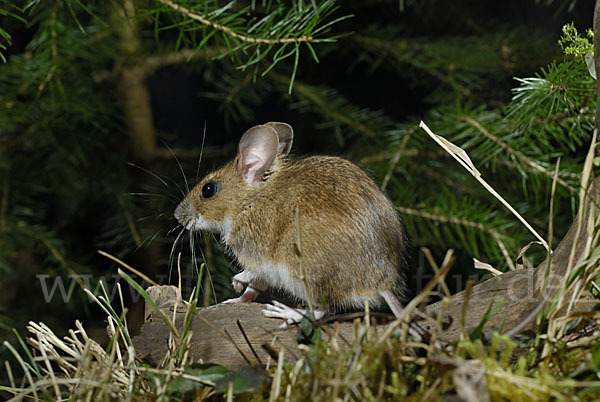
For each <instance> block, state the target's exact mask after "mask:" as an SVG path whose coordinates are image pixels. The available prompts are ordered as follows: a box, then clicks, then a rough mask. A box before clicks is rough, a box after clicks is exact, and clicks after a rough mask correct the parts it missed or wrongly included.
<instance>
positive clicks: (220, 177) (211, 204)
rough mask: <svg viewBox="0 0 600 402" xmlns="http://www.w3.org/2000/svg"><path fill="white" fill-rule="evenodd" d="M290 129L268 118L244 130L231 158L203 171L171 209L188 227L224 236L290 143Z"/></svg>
mask: <svg viewBox="0 0 600 402" xmlns="http://www.w3.org/2000/svg"><path fill="white" fill-rule="evenodd" d="M293 137H294V132H293V130H292V127H291V126H290V125H288V124H286V123H276V122H270V123H265V124H263V125H259V126H255V127H252V128H251V129H249V130H248V131H246V132H245V133H244V135H243V136H242V138H241V139H240V142H239V145H238V154H237V156H236V157H235V159H234V160H232V161H231V162H229V163H227V164H226V165H225V166H223V167H221V168H220V169H218V170H215V171H214V172H211V173H209V174H207V175H206V176H205V177H204V178H203V179H202V180H200V182H199V183H198V184H197V185H196V186H195V187H194V188H193V189H192V190H191V191H190V192H189V194H188V195H186V197H185V198H184V200H183V201H182V202H181V203H180V204H179V205H178V206H177V209H176V210H175V218H177V220H178V221H179V223H180V224H181V225H183V226H184V227H185V228H186V229H189V230H207V231H210V232H216V233H220V234H222V235H224V236H225V238H227V236H228V234H229V230H230V229H231V225H232V223H233V221H234V219H235V217H236V215H237V214H238V213H239V211H240V210H241V208H242V206H243V205H245V200H248V199H249V198H250V197H252V195H253V194H254V193H255V192H256V191H257V190H259V189H260V188H261V187H262V186H264V185H267V181H266V180H265V178H266V177H267V176H268V174H269V173H271V172H273V171H275V170H276V169H277V166H278V164H279V160H280V158H283V157H285V156H287V154H288V153H289V152H290V149H291V147H292V140H293Z"/></svg>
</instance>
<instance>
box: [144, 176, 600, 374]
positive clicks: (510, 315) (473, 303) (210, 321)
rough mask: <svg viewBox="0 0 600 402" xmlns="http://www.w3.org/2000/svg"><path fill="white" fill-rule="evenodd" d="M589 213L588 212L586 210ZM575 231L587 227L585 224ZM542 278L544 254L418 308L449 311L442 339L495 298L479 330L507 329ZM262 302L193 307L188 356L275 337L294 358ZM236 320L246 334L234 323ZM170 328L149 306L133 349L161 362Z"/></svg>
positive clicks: (216, 358)
mask: <svg viewBox="0 0 600 402" xmlns="http://www.w3.org/2000/svg"><path fill="white" fill-rule="evenodd" d="M599 193H600V178H599V179H596V180H595V181H594V183H593V185H592V186H590V189H589V194H590V197H591V199H592V200H595V201H592V204H594V203H595V204H596V205H597V200H598V195H599ZM592 213H593V214H594V215H593V216H592V215H590V214H592ZM584 214H585V217H584V219H583V220H581V222H583V224H584V225H587V222H588V221H589V219H596V218H597V217H598V212H597V208H587V209H586V210H585V211H584ZM578 218H579V216H578V217H577V218H576V219H575V221H574V223H573V224H572V225H571V228H570V229H569V231H568V232H567V234H566V235H565V237H564V238H563V239H562V241H561V242H560V244H559V245H558V247H557V248H556V250H555V251H554V253H553V256H552V259H551V264H550V269H549V272H550V276H549V284H550V287H549V288H548V289H549V291H548V293H547V294H546V297H548V298H549V297H551V296H553V295H554V294H555V292H556V291H558V289H559V286H560V283H561V280H562V278H563V277H564V275H565V273H566V270H567V266H568V261H569V258H570V254H571V253H572V252H574V261H578V260H579V259H580V258H581V256H582V255H583V253H584V250H585V242H584V239H585V238H586V236H585V235H583V236H579V237H577V235H576V234H577V230H578V225H579V222H580V220H579V219H578ZM582 229H584V228H582ZM580 233H585V230H583V231H580ZM545 278H546V262H543V263H542V264H540V265H539V266H538V267H537V268H535V269H534V268H530V269H520V270H516V271H510V272H507V273H504V274H502V275H499V276H497V277H494V278H491V279H489V280H487V281H485V282H483V283H480V284H478V285H475V286H473V287H472V288H471V292H470V295H469V297H468V298H467V297H466V296H467V294H466V292H465V291H462V292H460V293H457V294H455V295H452V297H451V298H450V300H449V303H448V304H447V305H445V304H444V302H443V301H440V302H437V303H433V304H431V305H428V306H426V307H424V308H423V309H422V312H424V313H425V315H427V316H429V317H433V318H435V317H437V316H438V314H440V313H442V314H444V315H446V316H449V317H451V320H450V325H449V326H448V327H447V328H445V331H444V332H443V333H442V334H440V338H441V339H444V340H448V341H451V340H455V339H457V338H458V336H459V334H460V332H461V322H464V324H465V327H466V328H465V329H469V328H473V327H475V326H476V325H478V324H479V322H480V321H481V319H482V318H483V317H484V315H485V314H486V312H487V311H488V309H489V308H490V306H498V305H500V304H501V307H500V308H499V310H498V311H497V312H496V313H495V314H493V315H491V316H490V317H489V319H488V321H487V322H486V324H485V326H484V331H485V332H487V331H491V330H494V329H498V328H499V327H500V326H502V328H503V330H506V329H509V328H512V327H514V326H515V325H517V324H519V323H520V322H522V321H523V319H524V318H525V317H527V316H528V315H529V314H530V313H531V312H532V311H533V310H534V309H535V308H536V306H538V305H539V304H540V301H541V300H542V295H543V291H542V289H543V284H544V279H545ZM161 288H162V289H154V290H153V292H155V293H154V296H153V298H155V300H157V304H158V305H159V306H160V308H161V309H162V310H163V311H164V312H165V313H166V314H167V315H168V316H169V317H171V316H172V315H173V310H174V304H175V303H174V300H173V294H176V291H174V290H173V287H161ZM588 296H589V295H588ZM467 299H468V300H467ZM465 300H467V306H466V308H463V305H464V303H465ZM594 304H595V300H594V299H592V298H591V297H584V298H582V299H580V300H579V301H578V303H577V304H576V306H575V311H589V310H590V309H591V307H592V305H594ZM179 305H180V307H179V308H178V311H177V313H176V314H175V316H176V321H175V325H176V327H177V328H181V326H182V322H183V316H184V309H183V308H182V306H181V304H179ZM262 309H263V306H262V305H260V304H258V303H249V304H219V305H216V306H211V307H207V308H201V309H197V311H196V317H195V318H194V321H193V328H192V331H193V338H192V342H191V353H192V354H193V359H194V361H203V362H212V363H217V364H222V365H225V366H229V367H239V366H244V365H247V364H248V363H257V362H260V363H263V364H265V363H266V362H267V361H268V360H269V358H270V357H269V355H268V354H267V353H266V351H265V349H264V348H263V345H265V344H271V345H273V349H274V350H285V351H286V352H285V353H286V356H288V358H287V359H286V360H288V361H294V360H295V356H297V342H296V340H295V339H296V335H297V333H298V328H297V327H296V326H293V327H291V328H288V329H282V328H281V327H280V326H281V321H279V320H274V319H270V318H265V317H264V316H263V315H262V313H261V310H262ZM463 311H464V312H465V316H464V319H463V318H462V312H463ZM419 320H420V325H421V326H422V327H423V328H425V329H426V330H430V331H431V330H432V328H433V325H432V324H431V321H428V320H423V319H422V318H419V317H416V318H415V321H419ZM446 321H447V320H446ZM535 325H536V323H535V320H532V321H531V322H530V323H529V325H528V326H527V328H530V329H533V328H535ZM240 326H241V327H242V328H243V330H244V332H245V335H246V336H244V334H243V333H242V331H241V330H240ZM336 329H338V330H339V334H340V335H341V336H342V337H343V338H344V339H348V340H352V337H353V333H354V332H353V331H354V326H353V324H352V323H351V322H342V323H339V325H337V327H336ZM169 334H170V330H169V327H168V326H167V325H166V324H165V322H164V320H163V319H162V318H161V317H160V316H159V315H158V314H157V313H155V312H151V313H150V314H147V322H146V323H145V324H144V325H143V326H142V328H141V331H140V334H139V335H138V336H136V337H135V338H134V339H133V342H134V346H135V348H136V351H137V353H138V356H141V357H145V358H146V359H148V360H149V361H150V362H153V363H155V364H157V363H159V362H160V359H162V358H163V356H165V353H166V352H167V348H168V339H169ZM246 338H247V339H248V341H247V340H246ZM236 345H237V346H236ZM249 345H252V347H250V346H249ZM252 349H254V352H252ZM255 354H256V356H255Z"/></svg>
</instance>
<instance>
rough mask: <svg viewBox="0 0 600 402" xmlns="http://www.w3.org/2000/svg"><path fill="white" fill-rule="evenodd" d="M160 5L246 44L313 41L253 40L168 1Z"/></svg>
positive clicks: (304, 38) (308, 39)
mask: <svg viewBox="0 0 600 402" xmlns="http://www.w3.org/2000/svg"><path fill="white" fill-rule="evenodd" d="M158 1H160V2H161V3H162V4H164V5H166V6H168V7H171V8H172V9H173V10H175V11H178V12H180V13H181V14H184V15H186V16H188V17H190V18H191V19H193V20H196V21H198V22H200V23H201V24H204V25H208V26H209V27H211V28H214V29H216V30H218V31H221V32H224V33H226V34H227V35H229V36H233V37H234V38H236V39H239V40H241V41H242V42H248V43H264V44H269V45H273V44H278V43H300V42H310V41H312V40H313V37H312V36H306V35H303V36H300V37H298V38H282V39H266V38H254V37H252V36H246V35H241V34H239V33H236V32H233V31H232V30H231V28H229V27H226V26H225V25H221V24H217V23H216V22H213V21H210V20H208V19H206V18H204V17H203V16H201V15H198V14H194V13H193V12H192V11H191V10H189V9H187V8H185V7H183V6H180V5H179V4H175V3H173V2H172V1H170V0H158Z"/></svg>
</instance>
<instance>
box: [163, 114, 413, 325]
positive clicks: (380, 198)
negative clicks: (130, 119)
mask: <svg viewBox="0 0 600 402" xmlns="http://www.w3.org/2000/svg"><path fill="white" fill-rule="evenodd" d="M292 140H293V130H292V127H291V126H289V125H288V124H285V123H275V122H270V123H265V124H263V125H259V126H256V127H252V128H251V129H249V130H248V131H246V133H244V135H243V136H242V138H241V139H240V142H239V147H238V154H237V156H236V157H235V158H234V159H233V160H232V161H230V162H229V163H227V164H226V165H225V166H223V167H221V168H220V169H218V170H216V171H214V172H212V173H209V174H208V175H206V177H204V178H203V179H202V180H201V181H200V182H199V183H198V184H197V185H196V186H195V187H194V188H193V189H192V190H191V191H190V192H189V194H187V196H186V197H185V199H184V200H183V201H182V202H181V203H180V204H179V206H178V207H177V209H176V210H175V217H176V218H177V220H178V221H179V223H181V225H183V226H184V227H185V228H187V229H188V230H206V231H210V232H214V233H218V234H220V238H221V241H222V242H223V243H224V244H225V245H226V246H227V247H228V249H229V250H230V251H231V252H232V254H233V255H234V256H235V258H236V259H237V261H238V263H239V264H240V266H241V267H242V268H243V271H242V272H241V273H239V274H237V275H235V276H234V277H233V286H234V288H235V289H236V290H237V291H238V292H241V291H242V290H244V293H243V294H242V295H241V296H240V297H238V298H236V299H231V300H229V301H228V302H250V301H253V300H254V299H255V298H256V296H257V294H258V292H260V291H264V290H267V289H268V288H273V289H279V290H283V291H285V292H287V293H288V294H289V295H291V296H293V297H294V298H296V299H297V300H298V301H301V302H304V303H305V304H306V303H308V304H309V305H312V306H314V307H315V308H319V307H323V308H324V310H325V311H326V312H334V311H337V310H339V309H342V308H347V307H353V308H363V307H364V302H365V301H366V300H368V301H369V304H370V305H371V306H377V305H379V304H380V303H381V301H383V300H385V301H386V302H387V304H388V305H389V306H390V308H391V310H392V312H393V313H394V314H395V315H396V316H398V315H399V314H400V311H401V310H402V305H401V303H400V301H399V296H400V295H403V293H404V292H405V290H406V278H405V273H404V269H405V262H404V252H405V249H406V237H405V234H404V229H403V224H402V221H401V219H400V217H399V215H398V213H397V212H396V209H395V208H394V205H393V204H392V203H391V202H390V201H389V200H388V199H387V198H386V196H385V195H384V194H383V193H382V192H381V190H380V189H379V188H378V186H377V185H376V184H375V182H374V181H373V180H372V179H371V178H370V177H369V176H368V175H367V174H366V173H365V172H364V171H362V170H361V169H360V168H359V167H357V166H356V165H354V164H353V163H351V162H349V161H347V160H345V159H342V158H338V157H334V156H309V157H304V158H297V159H289V158H288V157H287V156H288V153H289V152H290V149H291V146H292ZM294 313H296V316H294ZM264 314H265V315H267V316H271V317H279V318H283V319H286V320H298V317H301V315H300V316H299V315H298V313H297V312H296V311H295V310H292V309H289V308H287V309H286V307H285V306H283V305H281V304H280V303H275V306H270V307H268V308H267V310H266V311H265V312H264Z"/></svg>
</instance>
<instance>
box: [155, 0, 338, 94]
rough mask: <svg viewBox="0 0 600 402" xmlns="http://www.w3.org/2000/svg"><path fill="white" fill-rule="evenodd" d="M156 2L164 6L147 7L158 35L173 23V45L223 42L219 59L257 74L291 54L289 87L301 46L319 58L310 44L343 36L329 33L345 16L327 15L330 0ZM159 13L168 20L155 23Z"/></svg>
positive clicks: (332, 3) (334, 8)
mask: <svg viewBox="0 0 600 402" xmlns="http://www.w3.org/2000/svg"><path fill="white" fill-rule="evenodd" d="M157 3H159V4H161V5H162V8H158V9H153V10H151V13H152V15H153V17H154V18H155V21H156V24H155V32H154V33H155V36H156V37H157V38H159V36H160V35H159V34H160V33H161V32H162V31H164V30H168V29H173V28H175V29H177V32H178V36H177V39H176V48H178V49H179V48H182V47H190V48H193V49H195V51H196V52H201V51H202V50H203V49H204V48H206V47H207V46H216V47H220V46H223V47H225V48H226V49H227V51H225V52H222V53H221V54H220V55H219V56H218V58H219V59H221V58H226V57H230V58H231V59H232V60H233V61H234V63H235V64H236V65H237V66H238V67H237V68H239V69H241V70H242V71H245V70H247V69H249V68H253V71H254V74H256V73H258V72H259V70H262V73H261V75H262V76H264V75H266V74H267V73H268V72H269V71H271V70H272V69H273V68H274V67H275V66H276V65H277V64H278V63H280V62H282V61H284V60H287V59H292V60H293V62H292V63H293V64H292V65H293V67H292V72H291V79H290V83H289V91H290V92H291V90H292V87H293V82H294V77H295V76H296V72H297V70H298V65H299V59H300V51H301V48H302V47H304V46H306V48H307V50H308V51H309V52H310V54H311V55H312V57H313V58H314V60H315V61H317V62H318V61H319V59H318V57H317V54H316V53H315V49H314V47H313V44H318V43H322V42H333V41H335V40H336V39H339V38H340V37H342V36H343V35H342V34H337V35H336V34H334V35H331V34H330V32H331V29H332V26H334V25H335V24H337V23H339V22H340V21H343V20H344V19H346V18H348V17H349V16H341V17H337V18H335V19H333V20H330V18H329V17H330V16H331V15H332V14H334V13H335V12H336V11H337V9H338V6H336V5H335V1H333V0H325V1H319V2H315V1H312V2H305V1H302V0H300V1H298V0H294V1H292V2H290V3H287V4H286V3H283V2H280V1H271V0H263V1H262V2H257V1H252V2H250V4H247V5H245V3H247V2H242V1H235V0H234V1H229V2H227V3H226V4H225V5H222V2H219V1H216V0H210V1H204V2H201V3H198V2H195V1H181V2H179V3H174V2H172V1H168V0H158V1H157ZM161 14H167V15H168V17H169V19H170V20H171V21H172V23H171V24H170V25H166V26H163V27H160V28H159V26H160V25H159V21H160V18H161ZM198 22H200V24H198ZM263 62H264V63H263ZM261 64H262V65H261ZM255 78H256V77H255Z"/></svg>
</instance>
